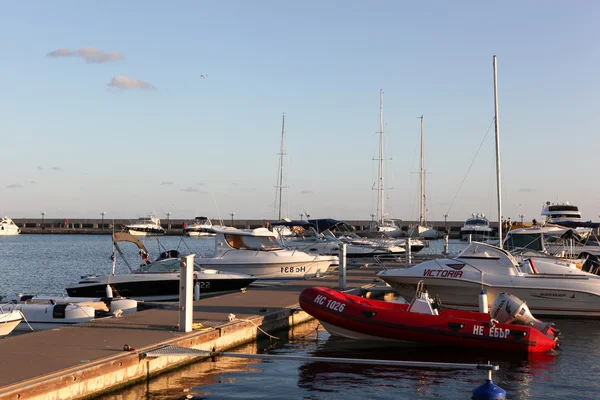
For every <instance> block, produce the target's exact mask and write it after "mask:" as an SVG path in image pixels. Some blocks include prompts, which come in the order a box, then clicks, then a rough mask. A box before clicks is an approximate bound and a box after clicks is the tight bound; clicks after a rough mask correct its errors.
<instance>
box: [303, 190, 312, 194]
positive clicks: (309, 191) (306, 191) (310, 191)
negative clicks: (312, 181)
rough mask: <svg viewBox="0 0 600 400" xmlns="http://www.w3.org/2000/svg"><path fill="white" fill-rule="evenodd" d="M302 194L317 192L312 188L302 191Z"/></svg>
mask: <svg viewBox="0 0 600 400" xmlns="http://www.w3.org/2000/svg"><path fill="white" fill-rule="evenodd" d="M300 194H315V192H313V191H312V190H303V191H301V192H300Z"/></svg>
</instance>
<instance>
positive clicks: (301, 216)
mask: <svg viewBox="0 0 600 400" xmlns="http://www.w3.org/2000/svg"><path fill="white" fill-rule="evenodd" d="M303 217H304V213H303V212H301V213H300V221H302V220H303Z"/></svg>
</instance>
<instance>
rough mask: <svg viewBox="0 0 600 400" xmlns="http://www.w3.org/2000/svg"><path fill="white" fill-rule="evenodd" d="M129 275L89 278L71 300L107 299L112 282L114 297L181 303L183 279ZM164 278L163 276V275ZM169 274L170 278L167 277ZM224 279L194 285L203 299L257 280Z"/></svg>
mask: <svg viewBox="0 0 600 400" xmlns="http://www.w3.org/2000/svg"><path fill="white" fill-rule="evenodd" d="M148 275H150V274H147V275H145V274H128V275H115V276H111V277H110V280H107V279H106V277H98V278H93V277H92V278H88V279H86V280H82V281H80V282H79V284H77V285H74V286H72V287H70V288H67V289H66V290H67V294H68V295H69V296H71V297H104V296H106V285H107V284H108V282H110V287H111V288H112V291H113V295H114V296H122V297H127V298H131V299H135V300H146V301H177V300H179V286H180V280H179V276H178V274H152V275H154V276H148ZM161 275H162V276H161ZM164 275H170V276H164ZM222 278H224V279H216V278H215V279H210V278H208V279H207V278H199V279H197V278H195V279H194V285H196V283H198V284H199V287H200V297H209V296H215V295H220V294H225V293H231V292H234V291H238V290H241V289H242V288H245V287H247V286H248V285H250V284H251V283H252V282H254V281H255V280H256V278H255V277H250V276H247V277H239V278H227V275H226V274H223V277H222Z"/></svg>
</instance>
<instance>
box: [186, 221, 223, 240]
mask: <svg viewBox="0 0 600 400" xmlns="http://www.w3.org/2000/svg"><path fill="white" fill-rule="evenodd" d="M212 227H213V224H212V222H211V220H210V218H208V217H196V218H194V221H193V222H192V223H191V224H190V225H187V226H186V227H185V228H184V229H183V235H184V236H190V237H212V236H215V235H216V233H215V232H214V231H213V229H212Z"/></svg>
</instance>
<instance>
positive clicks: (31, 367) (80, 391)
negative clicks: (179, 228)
mask: <svg viewBox="0 0 600 400" xmlns="http://www.w3.org/2000/svg"><path fill="white" fill-rule="evenodd" d="M380 270H381V269H380V268H379V267H366V268H361V269H357V270H350V271H348V272H347V279H346V284H347V288H348V289H349V290H353V291H355V292H359V291H363V292H368V291H369V289H371V288H373V289H377V287H379V288H381V286H382V285H383V284H382V283H381V281H380V280H379V279H377V278H376V276H375V274H376V273H377V272H379V271H380ZM337 285H338V277H337V275H336V276H328V277H322V278H313V279H308V280H298V281H288V282H282V283H280V284H276V285H272V284H269V285H264V286H259V285H257V286H250V287H249V288H248V290H246V291H245V292H237V293H233V294H227V295H223V296H218V297H212V298H207V299H202V300H199V301H195V302H194V312H193V320H194V331H192V332H189V333H182V332H179V330H178V326H177V325H178V323H179V314H180V313H179V303H171V304H169V303H162V304H160V305H156V306H157V307H156V308H151V309H148V310H145V311H139V312H137V313H133V314H128V315H124V316H123V317H120V318H107V319H99V320H95V321H92V322H88V323H84V324H79V325H76V326H71V327H64V328H59V329H53V330H47V331H38V332H32V333H27V334H21V335H17V336H9V337H7V338H5V339H2V340H0V354H2V361H3V362H2V365H1V366H0V400H5V399H11V400H13V399H14V400H16V399H84V398H92V397H94V396H98V395H99V394H104V393H107V392H109V391H114V390H117V389H120V388H123V387H126V386H129V385H132V384H134V383H136V382H140V381H145V380H149V379H150V378H151V377H153V376H157V375H159V374H161V373H164V372H167V371H170V370H173V369H175V368H178V367H181V366H183V365H186V364H190V363H193V362H197V361H199V360H201V359H203V358H207V357H178V356H173V357H169V356H164V357H156V358H152V357H145V356H144V355H145V354H146V353H148V352H151V351H152V350H156V349H159V348H161V347H164V346H169V345H171V346H179V347H186V348H192V349H199V350H206V351H213V350H216V351H224V350H228V349H231V348H234V347H237V346H239V345H242V344H244V343H249V342H253V341H256V339H257V338H258V337H261V336H262V335H264V333H262V332H261V330H263V331H265V332H267V333H270V334H271V333H274V332H277V331H280V330H283V329H288V328H290V327H292V326H295V325H298V324H302V323H304V322H307V321H309V320H311V319H312V317H311V316H310V315H308V314H306V313H305V312H303V311H302V310H301V309H300V308H299V306H298V296H299V294H300V292H301V291H302V290H303V289H305V288H307V287H313V286H326V287H331V288H335V287H337ZM232 316H235V318H232ZM259 327H260V329H259Z"/></svg>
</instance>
